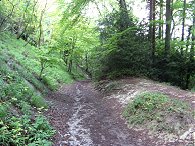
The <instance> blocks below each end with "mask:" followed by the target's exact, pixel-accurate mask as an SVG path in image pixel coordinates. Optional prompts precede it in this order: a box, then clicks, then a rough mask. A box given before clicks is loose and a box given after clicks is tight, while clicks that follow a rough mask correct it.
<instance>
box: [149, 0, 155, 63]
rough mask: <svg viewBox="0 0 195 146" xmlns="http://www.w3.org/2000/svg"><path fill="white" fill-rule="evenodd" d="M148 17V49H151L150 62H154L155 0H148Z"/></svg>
mask: <svg viewBox="0 0 195 146" xmlns="http://www.w3.org/2000/svg"><path fill="white" fill-rule="evenodd" d="M149 5H150V15H149V22H150V24H149V40H150V49H151V56H152V62H154V58H155V47H156V46H155V40H156V37H155V33H156V24H155V17H156V15H155V14H156V13H155V6H156V0H150V1H149Z"/></svg>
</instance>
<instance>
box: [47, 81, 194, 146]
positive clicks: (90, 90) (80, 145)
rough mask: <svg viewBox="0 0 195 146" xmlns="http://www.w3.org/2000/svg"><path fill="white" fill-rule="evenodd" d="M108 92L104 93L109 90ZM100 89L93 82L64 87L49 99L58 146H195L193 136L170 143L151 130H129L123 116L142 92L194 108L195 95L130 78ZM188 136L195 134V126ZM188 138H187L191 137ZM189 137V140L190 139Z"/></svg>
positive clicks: (103, 83) (81, 82)
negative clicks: (171, 96)
mask: <svg viewBox="0 0 195 146" xmlns="http://www.w3.org/2000/svg"><path fill="white" fill-rule="evenodd" d="M109 84H111V86H112V88H110V89H109V91H108V92H106V93H105V92H101V91H103V90H105V89H106V88H108V87H109V86H110V85H109ZM98 89H99V90H101V91H99V90H97V87H95V86H94V84H93V83H91V82H90V81H79V82H75V83H74V84H70V85H63V86H62V87H61V88H60V89H59V90H58V91H57V92H55V93H50V94H49V95H48V97H47V98H46V99H47V101H48V102H49V105H50V108H49V109H48V111H47V112H46V113H45V114H46V116H47V117H48V119H49V121H50V123H51V124H52V126H53V127H54V128H55V129H56V131H57V132H56V135H55V136H54V137H53V139H52V141H53V143H54V144H53V145H54V146H160V145H162V146H163V145H167V146H185V145H186V146H187V145H189V146H190V145H193V137H192V136H191V137H190V139H189V137H188V139H187V140H186V139H185V140H181V139H179V138H177V139H175V140H173V141H167V140H165V138H164V137H163V138H161V137H159V136H155V135H154V136H151V135H150V134H149V131H148V130H147V129H141V130H137V129H134V128H130V127H128V125H127V124H126V122H125V120H124V119H123V118H122V116H121V113H122V110H123V107H124V106H125V104H127V103H128V102H129V101H130V100H132V98H133V97H134V96H135V95H136V94H137V93H139V92H142V91H146V90H149V91H153V90H154V91H159V92H163V93H166V94H169V95H170V94H171V95H173V97H174V98H182V100H186V101H187V102H189V103H190V104H191V105H192V107H193V105H194V94H193V93H191V92H188V91H183V90H180V89H177V88H175V87H172V86H167V85H164V84H158V83H156V82H153V81H149V80H145V79H139V78H128V79H124V80H119V81H115V82H114V83H113V84H112V83H110V82H109V81H105V82H102V84H100V85H99V86H98ZM190 130H191V131H190V132H188V133H187V136H188V135H189V134H191V135H192V133H193V132H194V127H193V128H191V129H190ZM187 136H186V137H187ZM186 137H185V138H186Z"/></svg>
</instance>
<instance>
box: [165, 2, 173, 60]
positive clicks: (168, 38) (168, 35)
mask: <svg viewBox="0 0 195 146" xmlns="http://www.w3.org/2000/svg"><path fill="white" fill-rule="evenodd" d="M171 13H172V11H171V0H166V36H165V52H164V53H165V59H167V58H168V56H169V52H170V48H171V46H170V42H171V33H170V31H171Z"/></svg>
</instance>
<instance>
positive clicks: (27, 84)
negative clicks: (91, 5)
mask: <svg viewBox="0 0 195 146" xmlns="http://www.w3.org/2000/svg"><path fill="white" fill-rule="evenodd" d="M39 51H40V50H39V49H38V48H35V47H33V46H30V45H26V42H25V41H23V40H17V39H16V38H15V36H13V35H9V34H8V33H4V34H1V36H0V145H26V144H29V145H33V144H38V145H44V144H46V145H51V144H52V143H51V142H50V138H51V136H52V135H53V134H54V130H53V129H52V128H51V126H50V124H49V123H48V122H47V119H46V118H45V117H44V116H43V115H42V114H41V113H42V111H43V110H44V109H47V107H48V105H47V102H46V100H45V99H44V98H43V96H44V95H46V93H47V92H48V91H49V90H54V89H56V88H57V87H58V86H59V85H60V84H62V83H71V82H72V81H73V79H72V77H71V76H70V75H69V74H68V73H67V72H66V71H65V70H66V69H65V68H64V67H63V66H62V65H60V64H55V66H53V67H47V68H46V69H45V70H44V75H43V76H42V80H41V81H40V78H39V74H40V68H41V65H40V60H39V58H38V57H37V54H38V53H39Z"/></svg>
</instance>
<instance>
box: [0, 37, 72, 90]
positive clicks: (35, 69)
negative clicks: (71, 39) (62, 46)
mask: <svg viewBox="0 0 195 146" xmlns="http://www.w3.org/2000/svg"><path fill="white" fill-rule="evenodd" d="M25 44H26V42H25V41H23V40H17V39H16V38H15V36H12V35H9V34H1V37H0V51H1V52H4V53H6V54H8V55H9V56H10V57H12V58H13V60H15V61H16V62H17V63H18V64H19V65H20V66H22V67H23V68H24V69H25V70H26V71H28V72H30V73H31V74H33V75H34V76H36V77H38V75H39V74H40V70H41V65H40V61H39V58H38V57H37V54H39V51H40V50H39V49H38V48H35V47H33V46H31V45H29V44H28V45H27V46H25ZM43 81H44V83H45V84H46V85H48V87H49V88H50V89H52V90H55V89H57V87H58V86H59V85H60V84H61V83H72V82H73V79H72V77H71V75H69V74H68V73H67V72H66V67H65V66H64V65H62V64H60V63H59V64H55V66H54V67H50V66H49V67H47V68H46V69H45V71H44V77H43Z"/></svg>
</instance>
